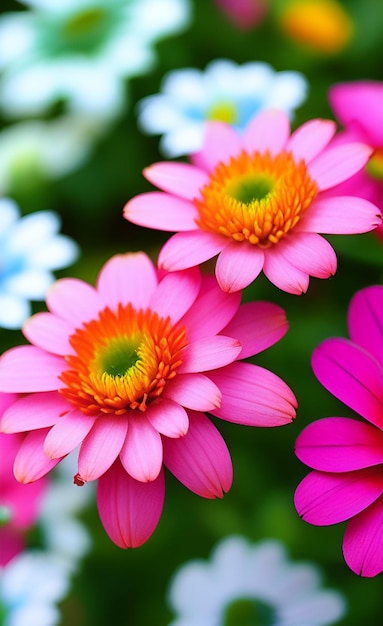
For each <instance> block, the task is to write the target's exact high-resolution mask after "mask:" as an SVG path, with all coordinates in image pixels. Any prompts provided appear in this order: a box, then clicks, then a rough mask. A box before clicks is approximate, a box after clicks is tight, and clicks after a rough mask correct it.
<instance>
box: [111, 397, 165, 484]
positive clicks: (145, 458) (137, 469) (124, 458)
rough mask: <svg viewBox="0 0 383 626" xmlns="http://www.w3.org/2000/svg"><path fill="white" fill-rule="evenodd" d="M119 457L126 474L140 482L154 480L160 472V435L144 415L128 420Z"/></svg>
mask: <svg viewBox="0 0 383 626" xmlns="http://www.w3.org/2000/svg"><path fill="white" fill-rule="evenodd" d="M149 410H150V409H149ZM120 459H121V463H122V465H123V466H124V468H125V470H126V471H127V472H128V474H130V476H132V477H133V478H134V479H135V480H139V481H140V482H143V483H146V482H148V481H152V480H155V479H156V478H157V476H158V474H159V473H160V471H161V467H162V440H161V435H160V434H159V433H158V432H157V430H155V428H153V426H152V425H151V424H150V422H149V421H148V420H147V419H145V417H141V416H139V417H132V418H131V419H130V420H129V428H128V434H127V436H126V439H125V442H124V445H123V446H122V449H121V453H120Z"/></svg>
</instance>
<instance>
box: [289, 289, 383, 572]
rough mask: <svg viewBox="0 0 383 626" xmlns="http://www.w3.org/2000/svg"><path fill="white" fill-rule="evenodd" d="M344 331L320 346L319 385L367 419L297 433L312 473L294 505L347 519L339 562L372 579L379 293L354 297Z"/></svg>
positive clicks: (378, 484)
mask: <svg viewBox="0 0 383 626" xmlns="http://www.w3.org/2000/svg"><path fill="white" fill-rule="evenodd" d="M348 326H349V332H350V337H351V339H350V340H349V339H341V338H332V339H328V340H326V341H325V342H323V343H322V344H321V345H320V346H319V347H318V348H317V349H316V350H315V351H314V354H313V360H312V364H313V369H314V373H315V375H316V377H317V378H318V380H319V381H320V383H321V384H322V385H323V386H324V387H325V388H326V389H328V391H330V392H331V393H332V394H333V395H334V396H335V397H336V398H338V399H339V400H341V401H342V402H344V403H345V404H346V405H347V406H348V407H350V408H351V409H353V410H354V411H356V412H357V413H358V414H359V415H360V416H361V417H362V418H364V420H366V421H362V420H360V419H353V418H351V417H328V418H324V419H320V420H318V421H316V422H313V423H312V424H310V425H309V426H307V427H306V428H305V429H304V430H303V431H302V433H301V434H300V435H299V437H298V439H297V442H296V454H297V456H298V458H299V459H300V460H301V461H303V462H304V463H306V465H308V466H309V467H311V468H313V470H314V471H312V472H311V473H310V474H308V476H306V478H304V479H303V481H302V482H301V483H300V485H299V486H298V488H297V490H296V493H295V505H296V508H297V511H298V513H299V515H301V517H302V518H303V519H304V520H305V521H306V522H309V523H310V524H315V525H317V526H327V525H330V524H336V523H338V522H343V521H345V520H349V522H348V524H347V527H346V532H345V535H344V541H343V553H344V557H345V560H346V562H347V564H348V565H349V567H350V568H351V569H352V570H353V571H354V572H356V573H357V574H360V575H361V576H368V577H371V576H376V575H377V574H379V573H380V572H382V571H383V533H382V525H383V332H382V329H383V287H380V286H374V287H368V288H366V289H363V290H361V291H359V292H358V293H356V294H355V296H354V298H353V299H352V301H351V304H350V308H349V313H348Z"/></svg>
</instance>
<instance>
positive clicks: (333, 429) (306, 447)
mask: <svg viewBox="0 0 383 626" xmlns="http://www.w3.org/2000/svg"><path fill="white" fill-rule="evenodd" d="M295 453H296V455H297V457H298V459H299V460H300V461H302V462H303V463H305V464H306V465H308V466H309V467H312V468H313V469H316V470H321V471H324V472H349V471H352V470H356V469H362V468H364V467H370V466H373V465H378V464H380V463H383V432H382V431H381V430H378V429H377V428H375V427H373V426H370V425H369V424H366V423H364V422H361V421H357V420H354V419H349V418H347V417H327V418H325V419H321V420H318V421H316V422H312V423H311V424H309V425H308V426H306V428H305V429H304V430H303V431H302V432H301V434H300V435H299V436H298V438H297V441H296V444H295Z"/></svg>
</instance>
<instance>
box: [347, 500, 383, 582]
mask: <svg viewBox="0 0 383 626" xmlns="http://www.w3.org/2000/svg"><path fill="white" fill-rule="evenodd" d="M382 527H383V498H378V499H377V500H376V501H375V502H374V503H373V504H371V505H370V506H369V507H368V508H367V509H365V510H364V511H362V512H361V513H359V515H357V516H356V517H354V518H353V519H352V520H350V522H349V523H348V524H347V528H346V532H345V534H344V540H343V554H344V558H345V560H346V563H347V565H348V566H349V567H350V568H351V569H352V571H353V572H355V573H356V574H358V575H359V576H366V577H368V578H371V577H372V576H377V575H378V574H380V573H381V572H382V571H383V533H382Z"/></svg>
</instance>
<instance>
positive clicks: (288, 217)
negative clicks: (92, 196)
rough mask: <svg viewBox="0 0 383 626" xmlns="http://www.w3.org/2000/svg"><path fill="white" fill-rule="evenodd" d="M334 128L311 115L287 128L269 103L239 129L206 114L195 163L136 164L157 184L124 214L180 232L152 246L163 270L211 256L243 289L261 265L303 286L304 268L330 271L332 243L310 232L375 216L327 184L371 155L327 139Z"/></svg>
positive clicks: (377, 218)
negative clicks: (156, 247) (208, 119)
mask: <svg viewBox="0 0 383 626" xmlns="http://www.w3.org/2000/svg"><path fill="white" fill-rule="evenodd" d="M335 131H336V125H335V123H334V122H332V121H329V120H319V119H315V120H311V121H309V122H307V123H306V124H303V126H301V127H300V128H298V129H297V130H296V131H295V132H293V133H292V135H291V136H290V125H289V120H288V117H287V115H286V114H285V113H284V112H282V111H277V110H267V111H264V112H262V113H260V114H259V115H257V116H256V117H255V118H253V120H252V121H251V122H250V124H249V125H248V126H247V128H246V129H245V131H244V133H243V134H238V132H237V131H235V130H234V129H233V128H232V127H231V126H229V125H226V124H224V123H221V122H211V123H210V124H208V125H207V131H206V136H205V144H204V147H203V149H202V151H201V152H200V153H198V155H195V156H194V163H193V164H186V163H179V162H176V163H168V162H161V163H156V164H154V165H152V166H150V167H148V168H146V169H145V170H144V175H145V176H146V178H147V179H148V180H149V181H150V182H151V183H153V184H155V185H157V186H158V187H159V188H160V189H161V191H160V192H156V191H153V192H148V193H144V194H141V195H138V196H136V197H134V198H133V199H131V200H130V201H129V202H128V203H127V204H126V206H125V208H124V217H125V218H126V219H127V220H129V221H131V222H134V223H135V224H138V225H141V226H147V227H149V228H156V229H160V230H167V231H173V232H174V231H180V232H177V233H176V234H175V235H173V236H172V237H171V238H170V239H169V240H168V241H167V242H166V243H165V245H164V247H163V248H162V250H161V252H160V255H159V266H160V267H161V268H163V269H166V270H167V271H174V270H181V269H185V268H188V267H191V266H194V265H198V264H200V263H202V262H204V261H207V260H208V259H211V258H213V257H214V256H215V255H218V259H217V263H216V277H217V280H218V283H219V285H220V287H221V288H222V289H223V290H224V291H228V292H234V291H237V290H240V289H243V288H244V287H246V286H247V285H249V284H250V283H251V282H252V281H253V280H254V279H255V278H256V277H257V276H258V275H259V273H260V272H261V270H263V271H264V273H265V275H266V276H267V277H268V279H269V280H270V281H271V282H272V283H274V284H275V285H276V286H277V287H279V288H280V289H283V290H284V291H287V292H289V293H293V294H300V293H302V292H305V291H306V290H307V288H308V283H309V276H310V275H311V276H316V277H318V278H327V277H328V276H330V275H332V274H334V273H335V271H336V256H335V253H334V250H333V249H332V247H331V246H330V244H329V243H328V242H327V240H325V239H324V238H323V237H321V236H320V235H319V234H318V233H325V234H352V233H362V232H367V231H369V230H372V229H374V228H376V226H378V225H379V224H380V222H381V214H380V211H379V209H377V207H376V206H374V205H373V204H371V203H370V202H368V201H367V200H365V199H362V198H356V197H344V196H336V195H333V194H332V193H331V189H332V187H334V186H335V185H337V184H338V183H340V182H342V181H344V180H346V179H347V178H349V177H350V176H352V175H353V174H355V173H356V172H357V171H359V170H360V169H361V168H362V167H363V166H364V165H365V164H366V162H367V161H368V158H369V156H370V154H371V148H369V147H368V146H366V145H364V144H362V143H358V142H352V143H346V144H343V145H340V146H335V147H334V146H332V145H331V140H332V138H333V136H334V133H335Z"/></svg>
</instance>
